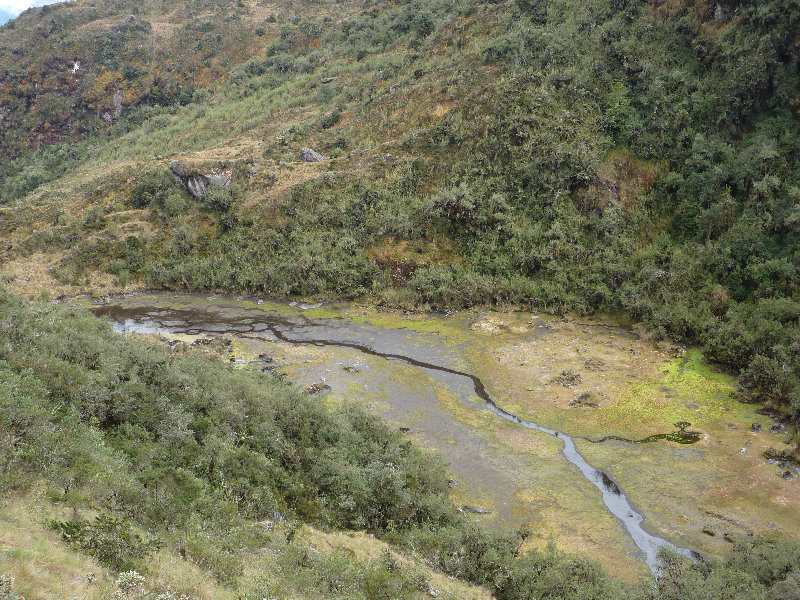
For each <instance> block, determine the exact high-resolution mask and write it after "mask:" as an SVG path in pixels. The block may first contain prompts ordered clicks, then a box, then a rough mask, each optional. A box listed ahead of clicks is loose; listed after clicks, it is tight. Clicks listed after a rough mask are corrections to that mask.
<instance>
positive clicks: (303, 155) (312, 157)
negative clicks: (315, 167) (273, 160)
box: [298, 148, 326, 162]
mask: <svg viewBox="0 0 800 600" xmlns="http://www.w3.org/2000/svg"><path fill="white" fill-rule="evenodd" d="M298 158H299V159H300V160H302V161H303V162H322V161H324V160H326V158H325V157H324V156H322V154H320V153H319V152H315V151H314V150H312V149H311V148H303V149H302V150H300V154H298Z"/></svg>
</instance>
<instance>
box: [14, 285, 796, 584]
mask: <svg viewBox="0 0 800 600" xmlns="http://www.w3.org/2000/svg"><path fill="white" fill-rule="evenodd" d="M0 450H2V451H0V491H2V493H3V494H9V493H14V492H15V491H17V492H18V491H20V490H24V489H25V488H26V487H29V486H31V485H33V484H35V483H37V482H40V481H44V482H45V484H46V486H47V489H48V493H49V496H50V498H51V500H52V501H53V502H57V503H63V504H64V505H66V506H74V507H76V508H79V509H80V510H81V511H83V512H84V514H85V513H86V512H87V511H89V512H92V511H94V512H95V514H97V515H98V516H97V517H96V518H94V519H85V518H80V517H76V518H74V519H73V520H70V521H62V522H55V523H53V527H54V528H55V529H56V530H57V531H59V532H60V533H61V535H62V538H63V539H64V540H65V541H66V542H68V543H70V544H72V545H73V546H74V547H75V548H77V549H80V550H82V551H85V552H88V553H90V554H92V555H93V556H95V557H96V558H97V559H98V560H100V561H101V562H102V563H103V564H105V565H106V566H107V567H109V568H111V569H114V570H127V569H131V568H138V569H140V570H142V571H144V572H147V560H146V558H147V556H148V555H149V554H150V553H151V552H153V551H154V550H155V549H158V548H163V547H166V548H168V549H169V550H170V551H173V552H179V553H181V554H182V555H183V556H186V557H188V558H189V559H190V560H192V561H194V562H195V563H197V564H199V565H200V566H202V567H203V568H205V569H208V570H210V571H211V572H213V573H214V574H215V575H216V576H217V577H218V578H219V579H220V581H223V582H225V583H226V584H227V585H230V586H234V587H235V586H236V585H237V582H238V581H239V578H240V576H241V568H242V567H241V565H242V563H243V561H245V560H247V558H248V553H252V552H253V551H255V550H256V549H257V548H259V547H261V545H263V543H264V542H265V537H264V536H266V535H268V534H267V533H266V532H265V530H264V528H263V527H261V526H259V525H257V524H256V523H255V522H254V521H256V520H260V519H265V518H267V519H276V518H277V517H276V514H280V515H282V516H283V518H287V519H289V520H290V521H294V522H296V521H298V520H299V521H306V522H311V523H315V524H317V525H320V526H323V527H334V528H339V527H344V528H355V529H366V530H367V531H372V532H374V533H377V534H379V535H381V536H383V537H384V538H385V539H387V540H389V541H392V542H395V543H397V544H399V545H401V546H403V547H405V548H407V549H409V550H413V551H414V552H415V553H416V554H417V555H418V556H420V557H424V558H425V559H426V560H427V561H429V562H430V564H431V565H432V566H433V567H435V568H437V569H440V570H441V571H443V572H445V573H447V574H450V575H453V576H456V577H460V578H462V579H465V580H468V581H471V582H475V583H479V584H483V585H488V586H489V587H490V588H491V589H492V591H493V593H494V594H495V596H496V597H497V598H500V599H509V600H511V599H519V598H576V599H577V598H608V599H611V598H615V599H619V598H631V599H656V598H658V599H672V598H675V599H676V600H677V599H678V598H681V599H684V598H709V599H714V598H720V599H722V598H753V599H755V598H776V599H778V598H780V599H782V600H785V599H787V598H792V597H797V596H796V595H795V596H792V595H791V594H796V592H797V589H798V582H800V572H798V570H797V564H798V558H800V546H798V544H796V543H794V542H789V541H778V542H776V541H765V540H757V539H745V538H743V539H742V540H740V541H739V543H738V544H737V550H736V552H735V553H734V555H733V558H732V559H731V560H730V561H728V563H727V564H725V565H723V564H717V563H710V564H703V563H701V564H696V565H695V564H692V563H690V562H689V561H687V560H686V559H684V558H681V557H678V556H667V557H666V564H667V568H666V569H665V573H664V576H663V577H662V578H661V579H659V580H658V582H657V583H656V582H649V583H642V584H641V585H637V586H633V587H631V586H623V585H622V584H621V583H619V582H617V581H615V580H613V579H612V578H610V577H609V576H608V574H606V573H605V572H604V571H603V570H602V568H601V567H600V566H599V565H598V564H596V563H593V562H591V561H589V560H587V559H585V558H581V557H576V556H568V555H564V554H562V553H560V552H558V551H556V550H555V549H550V550H548V551H546V552H537V551H531V552H527V553H524V554H520V552H519V549H520V545H521V543H522V542H523V541H524V540H525V539H526V537H527V536H528V535H530V533H531V532H530V530H529V529H527V528H523V529H521V530H519V531H518V532H516V533H513V534H504V535H500V534H491V533H488V532H486V531H483V530H481V529H479V528H477V527H475V526H473V525H470V524H468V523H466V522H465V521H463V520H461V518H460V517H459V516H458V515H457V513H456V512H455V511H454V509H453V507H452V505H451V503H450V502H449V500H448V485H447V478H446V469H445V467H444V466H443V465H442V464H441V463H440V462H439V461H438V460H437V459H436V458H435V457H434V456H431V455H430V454H427V453H424V452H422V451H420V450H419V449H417V448H416V447H414V446H413V445H412V444H411V443H410V442H408V441H405V440H403V438H402V437H401V436H400V434H398V433H397V432H393V431H391V430H390V429H389V428H388V427H387V426H386V425H385V424H384V423H382V422H381V421H380V420H379V419H378V418H376V417H375V416H371V415H369V414H367V413H366V412H364V411H363V410H361V409H359V408H357V407H355V406H353V405H345V406H343V407H341V408H331V407H330V406H329V405H327V404H326V403H324V402H321V401H320V400H319V399H318V398H315V397H310V396H308V395H304V394H303V393H301V392H299V391H298V390H297V389H295V388H294V387H292V386H291V385H290V384H289V383H288V382H286V381H285V380H284V379H283V378H282V377H279V376H271V375H263V374H260V373H250V372H243V371H236V372H232V371H231V370H230V369H229V368H226V366H225V365H224V364H223V363H222V362H221V361H218V360H215V359H212V358H207V357H198V356H193V355H180V354H175V353H171V352H170V351H169V350H168V349H165V348H163V347H161V346H154V345H152V344H150V343H145V342H142V341H137V340H132V339H128V338H124V337H122V336H118V335H116V334H114V333H112V331H111V329H110V327H109V326H108V325H107V324H106V323H104V322H102V321H100V320H98V319H96V318H94V317H92V316H91V315H89V314H88V313H87V312H86V311H84V310H82V309H78V308H75V307H69V306H53V305H50V304H43V303H36V302H34V303H30V302H23V301H21V300H20V299H18V298H16V297H14V296H12V295H10V294H9V293H8V292H6V291H4V290H2V289H0ZM285 552H286V553H287V554H285V556H284V557H283V558H282V559H281V560H284V561H288V562H286V565H285V566H286V567H287V568H296V569H298V577H301V575H300V573H301V571H303V569H304V568H305V569H307V568H308V567H309V565H311V566H312V567H313V569H314V570H316V573H315V575H314V576H313V577H310V578H309V579H308V581H307V582H306V583H307V585H308V586H311V587H310V589H312V588H313V589H315V590H316V589H317V588H316V587H315V586H319V590H318V591H319V593H320V594H321V595H322V596H324V597H331V598H340V597H342V598H344V597H347V598H352V597H367V598H379V597H380V598H383V597H387V598H388V597H396V598H405V597H411V596H410V594H412V593H413V592H414V591H415V590H417V589H418V588H417V587H415V585H416V584H414V583H413V581H411V580H406V579H403V578H402V577H400V575H399V573H400V571H401V570H400V569H399V567H398V566H397V565H396V564H395V565H394V566H393V564H394V563H393V562H392V559H391V557H389V558H387V559H386V560H384V561H383V563H381V564H380V565H377V566H373V567H370V568H369V569H368V570H367V571H364V570H363V568H362V570H361V571H358V570H356V571H353V568H350V567H347V566H346V565H345V564H340V563H341V560H344V559H341V560H339V559H324V558H322V557H320V556H317V557H316V558H315V557H313V556H312V557H309V556H305V558H303V557H300V556H296V554H297V552H298V550H297V549H291V548H286V549H285ZM295 559H297V564H295V563H293V562H292V561H293V560H295ZM337 560H339V562H337ZM345 562H346V561H345ZM303 565H305V566H303ZM345 572H347V573H348V575H347V577H349V578H353V577H355V578H356V581H361V584H358V585H355V584H354V585H355V587H354V588H353V587H350V584H347V585H345V583H346V581H351V579H348V578H347V577H345ZM392 573H395V574H394V575H392ZM307 576H308V575H302V577H307ZM312 580H313V581H312ZM332 581H338V582H339V583H338V584H333V583H331V582H332ZM325 582H327V585H325ZM351 583H352V581H351ZM354 590H355V591H354ZM387 590H393V591H392V592H391V593H389V592H388V591H387ZM353 594H355V595H353ZM387 594H389V595H387ZM391 594H395V595H391ZM787 594H789V595H787ZM248 597H249V596H248ZM259 597H260V596H259Z"/></svg>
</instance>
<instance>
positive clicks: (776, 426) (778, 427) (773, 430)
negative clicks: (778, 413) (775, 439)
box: [769, 423, 783, 433]
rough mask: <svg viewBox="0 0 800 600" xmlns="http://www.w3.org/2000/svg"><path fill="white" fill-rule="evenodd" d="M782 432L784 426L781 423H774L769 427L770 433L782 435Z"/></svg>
mask: <svg viewBox="0 0 800 600" xmlns="http://www.w3.org/2000/svg"><path fill="white" fill-rule="evenodd" d="M781 431H783V425H781V424H780V423H773V424H772V425H770V426H769V432H770V433H780V432H781Z"/></svg>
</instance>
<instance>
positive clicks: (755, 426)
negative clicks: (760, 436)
mask: <svg viewBox="0 0 800 600" xmlns="http://www.w3.org/2000/svg"><path fill="white" fill-rule="evenodd" d="M750 431H752V432H753V433H761V423H753V424H752V425H750Z"/></svg>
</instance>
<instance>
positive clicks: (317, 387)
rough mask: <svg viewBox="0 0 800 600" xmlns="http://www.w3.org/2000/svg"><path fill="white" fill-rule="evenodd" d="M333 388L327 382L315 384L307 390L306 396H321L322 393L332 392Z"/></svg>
mask: <svg viewBox="0 0 800 600" xmlns="http://www.w3.org/2000/svg"><path fill="white" fill-rule="evenodd" d="M330 389H331V386H329V385H328V384H327V383H325V382H319V383H315V384H313V385H311V386H309V387H307V388H306V394H319V393H320V392H328V391H330Z"/></svg>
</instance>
